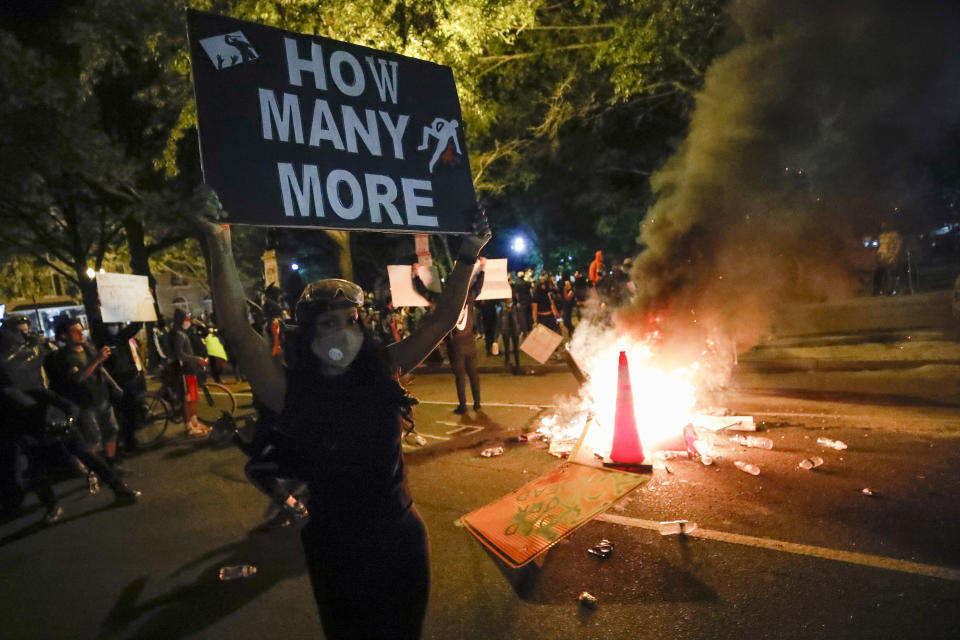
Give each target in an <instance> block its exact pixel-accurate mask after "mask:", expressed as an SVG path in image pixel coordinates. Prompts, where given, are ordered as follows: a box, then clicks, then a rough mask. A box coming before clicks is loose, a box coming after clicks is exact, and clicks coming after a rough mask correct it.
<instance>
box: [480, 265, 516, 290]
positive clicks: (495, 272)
mask: <svg viewBox="0 0 960 640" xmlns="http://www.w3.org/2000/svg"><path fill="white" fill-rule="evenodd" d="M478 268H479V267H478ZM483 274H484V275H483V288H482V289H480V295H478V296H477V300H506V299H507V298H509V297H511V296H512V295H513V290H512V289H510V281H509V280H508V279H507V259H506V258H488V259H487V265H486V266H485V267H484V268H483Z"/></svg>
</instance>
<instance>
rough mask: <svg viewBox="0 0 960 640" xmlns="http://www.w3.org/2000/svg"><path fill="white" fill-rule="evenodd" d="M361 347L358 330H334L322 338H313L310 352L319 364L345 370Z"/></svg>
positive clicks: (354, 328) (361, 339) (361, 341)
mask: <svg viewBox="0 0 960 640" xmlns="http://www.w3.org/2000/svg"><path fill="white" fill-rule="evenodd" d="M362 346H363V333H362V332H361V331H360V329H359V328H356V327H353V328H344V329H336V330H334V331H331V332H330V333H328V334H326V335H325V336H323V337H318V338H314V339H313V342H312V343H311V344H310V350H311V351H313V354H314V355H315V356H317V357H318V358H320V362H322V363H323V364H325V365H327V366H328V367H333V368H335V369H346V368H347V367H349V366H350V364H351V363H352V362H353V361H354V359H356V357H357V354H358V353H360V347H362Z"/></svg>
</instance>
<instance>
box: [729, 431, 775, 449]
mask: <svg viewBox="0 0 960 640" xmlns="http://www.w3.org/2000/svg"><path fill="white" fill-rule="evenodd" d="M730 440H731V441H732V442H736V443H737V444H739V445H743V446H744V447H751V448H753V449H773V440H771V439H770V438H764V437H763V436H742V435H740V434H737V435H735V436H730Z"/></svg>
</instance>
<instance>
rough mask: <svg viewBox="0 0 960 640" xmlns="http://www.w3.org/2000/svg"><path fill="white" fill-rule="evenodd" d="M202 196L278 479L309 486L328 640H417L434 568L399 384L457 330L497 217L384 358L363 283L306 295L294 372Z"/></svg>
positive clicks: (226, 315)
mask: <svg viewBox="0 0 960 640" xmlns="http://www.w3.org/2000/svg"><path fill="white" fill-rule="evenodd" d="M197 196H198V197H197V200H198V209H200V212H201V215H198V216H197V223H198V226H199V227H200V228H201V229H202V233H203V236H204V239H205V241H206V246H207V256H208V273H209V274H210V278H211V285H212V287H211V288H212V291H213V298H214V305H215V307H216V311H217V319H218V322H219V323H220V329H221V332H222V335H223V336H224V338H225V340H226V341H227V347H228V348H229V349H230V350H231V351H232V352H233V353H235V354H236V357H237V360H238V362H239V363H240V366H241V368H242V369H243V370H244V371H245V372H246V373H247V377H248V379H249V381H250V386H251V388H252V389H253V392H254V393H255V394H256V396H257V397H258V398H260V400H261V401H262V402H263V403H264V405H266V406H267V407H268V408H269V409H270V410H272V411H273V412H274V413H276V414H278V415H279V419H278V426H277V429H276V431H275V433H276V444H275V446H276V449H277V460H278V463H279V467H280V470H281V473H282V474H283V475H284V477H293V478H297V479H300V480H303V481H305V482H306V483H307V485H308V487H309V491H310V502H309V503H308V505H307V507H308V509H309V511H310V520H309V522H308V524H307V525H306V527H304V529H303V531H302V534H301V537H302V539H303V545H304V552H305V555H306V561H307V567H308V569H309V573H310V579H311V585H312V586H313V591H314V597H315V599H316V602H317V608H318V610H319V612H320V619H321V622H322V623H323V630H324V635H325V636H326V637H327V638H330V639H331V640H337V639H341V638H351V639H352V638H394V639H407V638H418V637H419V636H420V631H421V627H422V624H423V617H424V615H425V613H426V606H427V595H428V591H429V580H430V578H429V558H428V551H427V541H426V533H425V530H424V527H423V523H422V521H421V520H420V518H419V516H418V515H417V513H416V511H415V510H414V509H413V505H412V500H411V498H410V494H409V493H408V491H407V489H406V483H405V474H404V467H403V458H402V456H401V436H402V426H403V424H404V422H405V421H407V420H409V419H410V416H411V413H410V412H411V407H412V404H413V402H414V401H413V400H412V399H411V398H409V396H407V395H406V393H405V391H404V390H403V388H402V387H400V386H399V384H398V383H397V378H398V377H400V376H403V375H405V374H406V373H408V372H410V371H411V370H412V369H413V368H414V367H415V366H416V365H417V364H419V363H420V362H421V361H422V360H423V358H424V357H426V355H427V354H428V353H430V351H431V350H433V349H434V347H435V346H436V345H437V344H438V343H439V342H440V340H441V339H442V338H443V336H444V335H445V334H446V333H447V332H449V330H450V329H451V328H452V327H453V325H454V323H455V322H456V318H457V314H458V313H459V312H460V309H461V308H462V307H463V304H464V301H465V299H466V296H467V289H468V287H469V283H470V276H471V272H472V270H473V264H474V263H475V261H476V256H477V253H479V251H480V249H481V248H482V247H483V245H484V244H485V243H486V242H487V240H488V239H489V237H490V233H489V230H488V228H487V225H486V220H485V219H483V218H481V219H480V220H479V221H478V223H477V225H476V226H475V230H476V232H475V233H474V234H472V235H467V236H465V237H464V239H463V240H462V242H461V246H460V252H459V257H460V259H459V261H458V263H457V265H456V267H455V268H454V270H453V272H452V273H451V274H450V275H449V277H448V278H447V282H446V285H447V286H446V287H445V289H444V292H443V294H442V295H441V296H440V298H439V299H438V301H437V305H436V308H435V310H434V311H433V312H432V313H431V314H429V315H427V316H425V317H424V319H423V320H422V321H421V322H420V323H419V324H418V326H417V329H416V331H414V332H413V333H412V334H411V335H410V336H409V337H408V338H406V339H404V340H402V341H400V342H396V343H394V344H391V345H389V346H388V347H386V348H385V349H382V350H378V349H377V348H376V346H375V344H374V342H373V340H372V339H371V338H370V337H369V336H368V335H366V333H365V331H364V329H363V328H362V326H361V324H360V320H359V317H358V312H357V309H358V307H359V306H360V305H361V304H362V302H363V291H362V290H361V289H360V287H358V286H357V285H355V284H353V283H352V282H347V281H345V280H339V279H330V280H321V281H319V282H315V283H313V284H311V285H309V286H308V287H307V288H306V289H305V290H304V292H303V294H302V295H301V298H300V301H299V302H298V303H297V309H296V319H297V330H296V333H295V335H294V337H293V338H292V341H291V343H290V345H291V346H290V349H289V353H288V358H287V362H286V366H285V364H284V362H282V361H281V360H280V359H278V358H275V357H273V356H271V354H270V345H269V342H268V341H266V340H264V339H263V337H262V336H259V335H258V334H257V333H256V332H254V331H253V330H251V329H250V327H249V325H248V324H247V318H246V313H245V308H244V292H243V288H242V286H241V285H240V280H239V276H238V274H237V269H236V265H235V263H234V261H233V253H232V247H231V244H230V230H229V227H228V226H226V225H222V224H215V223H214V221H216V222H220V220H221V214H222V212H221V210H220V208H219V201H218V200H217V199H216V196H215V194H213V193H212V192H211V191H209V190H206V191H202V190H201V191H199V192H198V194H197ZM204 216H206V217H204ZM210 218H212V219H213V220H211V219H210Z"/></svg>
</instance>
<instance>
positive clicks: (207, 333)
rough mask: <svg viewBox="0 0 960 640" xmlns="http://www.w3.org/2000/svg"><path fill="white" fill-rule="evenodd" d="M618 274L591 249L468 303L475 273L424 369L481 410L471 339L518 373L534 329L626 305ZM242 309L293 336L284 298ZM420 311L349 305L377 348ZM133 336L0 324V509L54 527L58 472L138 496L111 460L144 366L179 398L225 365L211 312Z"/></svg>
mask: <svg viewBox="0 0 960 640" xmlns="http://www.w3.org/2000/svg"><path fill="white" fill-rule="evenodd" d="M629 267H630V265H629V260H627V261H625V262H624V263H623V264H622V265H617V267H616V268H614V269H609V268H607V266H606V265H605V264H604V263H603V256H602V252H599V251H598V252H597V255H596V259H595V260H594V261H593V262H592V263H591V265H590V268H589V269H588V271H587V274H586V275H584V274H583V273H581V272H580V271H574V272H572V273H570V272H564V273H562V274H559V275H556V274H553V273H551V272H548V271H541V272H539V273H536V272H534V271H533V270H532V269H528V270H526V271H517V272H516V273H513V274H511V275H510V287H511V296H510V298H507V299H502V300H482V301H477V300H476V298H477V294H479V292H480V289H481V288H482V286H483V270H482V269H481V270H479V271H478V276H477V275H475V277H474V280H473V283H472V285H471V289H470V294H469V296H468V300H467V304H466V306H465V311H466V312H465V313H464V314H463V315H462V316H461V321H460V322H458V325H457V327H455V328H454V329H453V330H452V331H451V332H450V334H449V335H448V338H447V340H445V341H444V343H443V344H441V346H440V347H438V348H437V349H436V350H435V352H434V353H433V354H431V356H430V357H429V358H428V362H430V361H433V362H434V363H435V364H440V363H443V362H444V361H446V362H448V363H449V364H450V366H451V368H452V369H453V371H454V373H455V381H456V387H457V395H458V400H459V403H458V406H457V408H456V410H455V411H456V412H457V413H464V412H466V410H467V402H466V386H467V383H468V382H469V386H470V389H471V392H472V396H473V408H474V410H475V411H479V410H480V408H481V397H480V382H479V376H478V375H477V350H478V348H480V347H479V345H480V344H482V348H483V349H484V352H485V353H486V355H487V356H488V357H496V356H500V357H502V358H503V363H504V367H505V369H506V370H509V371H512V372H514V373H519V372H520V349H519V347H520V344H521V343H522V342H523V340H524V339H525V338H526V337H527V336H528V335H529V334H530V333H531V332H532V331H533V330H534V328H535V327H536V326H537V325H543V326H544V327H546V328H547V329H549V330H551V331H555V332H557V333H559V334H561V335H563V336H564V337H565V338H566V339H570V338H571V337H572V335H573V333H574V331H575V329H576V326H577V325H578V324H579V322H580V321H581V319H582V318H583V317H584V314H585V313H586V308H587V306H588V305H589V304H590V302H591V300H592V301H595V302H597V303H598V305H601V306H602V305H604V304H605V305H618V304H622V303H623V302H625V301H626V300H627V299H628V298H629V296H630V295H631V291H632V289H631V285H630V283H629V275H628V274H629ZM416 280H417V279H416V278H415V282H414V286H415V289H417V290H418V291H420V292H421V293H422V294H424V295H425V297H427V298H428V300H435V299H436V295H437V294H434V293H433V292H430V291H429V290H427V288H426V287H424V286H423V284H422V282H419V283H418V282H416ZM249 312H250V313H249V319H250V323H251V325H252V326H253V328H254V329H255V330H256V331H257V332H258V333H260V334H261V335H263V336H265V337H267V338H268V339H269V340H270V341H271V343H272V345H273V354H274V355H278V354H281V352H282V350H283V346H284V341H285V340H286V335H287V334H289V333H290V331H292V320H291V316H292V309H291V306H290V304H289V302H288V300H287V297H286V296H285V295H284V293H283V291H282V290H281V289H280V288H278V287H276V286H271V287H268V288H267V290H266V291H265V292H264V294H263V297H262V298H261V300H260V304H256V305H254V304H251V305H250V307H249ZM427 313H430V307H401V308H395V307H394V306H393V305H392V303H391V301H390V296H389V292H383V293H380V294H379V295H375V294H374V293H372V292H368V293H367V294H366V297H365V300H364V303H363V305H362V306H361V308H360V309H359V315H360V317H361V318H362V320H363V322H364V324H365V325H366V326H367V327H368V329H369V331H370V333H371V335H372V337H373V339H374V340H375V341H376V342H377V343H378V344H380V345H382V346H386V345H389V344H393V343H396V342H400V341H402V340H403V339H405V338H407V337H409V336H410V335H411V333H413V331H414V330H415V328H416V327H417V325H418V323H419V322H421V320H422V319H423V317H424V316H425V314H427ZM142 329H143V327H142V325H141V324H140V323H130V324H125V325H123V324H107V325H105V331H104V335H103V339H102V340H101V343H102V344H99V345H94V344H93V343H92V342H91V340H90V338H89V336H88V332H87V331H86V330H85V328H84V327H83V326H82V324H81V323H80V322H79V321H78V320H76V319H74V318H69V317H66V316H62V317H60V318H58V319H57V321H56V322H55V324H54V337H53V339H47V338H45V337H43V336H41V335H37V334H32V333H30V324H29V319H28V318H27V317H25V316H9V317H7V318H6V319H5V320H4V322H3V324H2V327H0V387H2V390H0V410H2V411H3V414H4V420H3V422H2V426H0V497H2V510H3V512H4V513H5V514H11V513H16V512H18V510H19V509H20V508H21V506H22V504H23V502H24V497H25V494H26V493H27V491H28V490H29V491H34V492H35V493H36V494H37V496H38V498H39V500H40V502H41V504H42V505H43V506H44V508H45V509H46V512H45V515H44V517H43V521H44V522H46V523H47V524H53V523H55V522H57V521H58V520H59V519H60V517H61V516H62V508H61V507H60V505H59V503H58V502H57V500H56V497H55V496H54V493H53V489H52V481H53V480H54V479H57V477H58V473H59V474H60V475H63V474H64V472H65V471H64V470H66V473H68V474H69V473H74V474H82V475H85V476H86V477H87V480H88V483H89V486H90V488H91V491H93V490H95V489H96V488H97V487H98V486H99V484H101V483H102V484H104V485H106V486H108V487H110V488H111V489H113V491H114V493H115V494H116V497H117V500H118V502H120V503H124V504H127V503H132V502H134V501H135V500H136V497H137V495H139V493H138V492H136V491H133V490H132V489H130V488H129V487H127V486H126V484H124V482H123V481H122V480H121V475H122V473H123V471H122V467H121V466H120V464H119V461H120V460H121V458H122V457H123V456H124V455H125V454H127V453H129V452H131V451H133V450H134V449H135V448H136V438H135V432H136V429H137V427H138V424H139V420H141V419H142V417H141V416H142V402H141V399H142V397H143V394H144V392H145V391H146V378H145V373H146V371H147V369H148V368H149V369H151V370H152V371H154V372H156V373H159V377H160V380H161V384H163V385H165V386H166V387H167V388H169V389H170V390H171V391H172V392H173V393H174V394H176V395H177V397H178V399H179V401H180V402H184V400H185V398H188V397H189V396H185V395H184V384H183V380H184V379H185V378H184V376H191V375H193V376H197V375H199V376H201V379H202V376H204V375H206V374H207V373H208V372H209V374H210V375H211V376H212V377H213V378H214V380H216V381H218V382H219V381H221V377H222V375H223V372H224V371H225V370H226V369H227V368H228V367H229V366H230V360H231V359H230V356H229V354H228V352H227V351H226V349H225V348H224V345H223V343H222V342H221V341H220V340H219V338H218V335H217V329H216V326H215V319H214V317H213V316H212V314H210V313H201V314H198V315H197V316H193V315H191V314H190V313H187V312H185V311H184V310H182V309H176V310H175V311H174V314H173V317H172V319H171V322H169V323H167V322H165V321H164V319H163V318H160V321H159V322H157V323H155V324H154V325H152V331H150V332H145V331H143V330H142ZM148 336H149V340H150V341H151V344H150V345H149V348H148V345H147V340H148ZM233 369H234V371H235V372H236V367H234V368H233ZM236 373H238V378H239V377H241V376H240V375H239V372H236ZM190 409H191V407H190V406H189V400H187V402H184V411H185V426H186V434H187V436H188V437H205V436H206V435H207V434H208V433H209V431H210V427H209V426H205V425H202V424H200V423H199V422H198V421H197V419H196V413H195V410H194V411H192V412H191V410H190ZM25 461H26V464H25ZM284 496H287V494H284ZM297 507H298V508H299V505H297Z"/></svg>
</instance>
